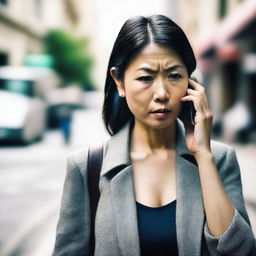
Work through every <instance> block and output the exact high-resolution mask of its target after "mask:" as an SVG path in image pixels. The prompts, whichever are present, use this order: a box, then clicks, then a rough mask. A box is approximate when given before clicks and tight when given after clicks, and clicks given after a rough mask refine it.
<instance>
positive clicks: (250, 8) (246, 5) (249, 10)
mask: <svg viewBox="0 0 256 256" xmlns="http://www.w3.org/2000/svg"><path fill="white" fill-rule="evenodd" d="M255 20H256V1H255V0H247V1H245V2H243V3H241V4H240V5H239V6H238V7H237V8H236V9H235V10H234V11H233V12H232V13H231V14H230V15H228V16H227V17H226V18H224V19H223V20H222V21H221V23H220V24H219V25H218V26H217V27H216V29H215V31H214V33H213V34H212V35H210V36H209V37H208V38H205V39H204V40H202V42H201V43H199V44H198V45H199V46H198V48H197V49H196V51H197V54H198V56H199V57H202V56H203V55H204V54H205V53H207V52H208V51H210V50H211V49H214V48H220V47H222V46H223V45H224V44H226V43H228V41H229V40H230V39H232V38H233V37H235V36H236V35H237V34H238V33H239V32H240V31H242V30H243V29H244V28H245V27H246V26H247V25H249V24H250V23H251V22H253V21H255Z"/></svg>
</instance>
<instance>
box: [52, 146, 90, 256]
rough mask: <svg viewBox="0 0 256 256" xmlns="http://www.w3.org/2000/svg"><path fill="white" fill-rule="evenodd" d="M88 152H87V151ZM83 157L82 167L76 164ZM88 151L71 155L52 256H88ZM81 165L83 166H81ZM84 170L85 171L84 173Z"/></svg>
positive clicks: (68, 161)
mask: <svg viewBox="0 0 256 256" xmlns="http://www.w3.org/2000/svg"><path fill="white" fill-rule="evenodd" d="M87 152H88V151H87ZM79 157H80V158H81V161H80V164H78V163H79V162H78V161H76V160H77V158H79ZM86 157H87V153H86V152H85V151H83V152H80V153H79V154H76V156H75V157H74V156H73V155H72V156H69V157H68V159H67V172H66V177H65V182H64V187H63V194H62V200H61V209H60V215H59V220H58V224H57V230H56V241H55V246H54V251H53V254H52V256H67V255H68V256H73V255H74V256H79V255H89V237H90V206H89V194H88V187H87V186H85V184H87V178H86V177H87V175H84V177H83V176H82V174H85V171H86V170H81V168H86V166H87V159H86ZM80 165H81V166H82V167H80ZM82 171H83V172H82Z"/></svg>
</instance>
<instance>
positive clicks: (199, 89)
mask: <svg viewBox="0 0 256 256" xmlns="http://www.w3.org/2000/svg"><path fill="white" fill-rule="evenodd" d="M189 83H190V85H191V87H192V88H193V89H190V88H188V89H187V95H186V96H184V97H182V98H181V101H183V102H185V101H193V103H194V107H195V109H196V111H198V112H201V113H202V114H204V116H205V117H206V118H211V116H212V114H211V110H210V108H209V104H208V99H207V96H206V92H205V88H204V87H203V86H202V85H200V84H199V83H197V82H195V81H193V80H191V79H189Z"/></svg>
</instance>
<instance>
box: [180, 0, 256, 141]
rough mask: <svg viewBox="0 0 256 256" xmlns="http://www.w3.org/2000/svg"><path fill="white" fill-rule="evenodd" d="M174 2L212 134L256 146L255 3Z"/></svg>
mask: <svg viewBox="0 0 256 256" xmlns="http://www.w3.org/2000/svg"><path fill="white" fill-rule="evenodd" d="M179 3H180V4H179V13H180V17H181V23H182V26H183V28H184V30H185V31H186V32H187V34H188V35H189V38H190V39H191V41H192V44H193V47H194V50H195V54H196V56H197V59H198V66H199V68H200V69H201V71H202V73H203V77H204V81H203V82H204V86H205V87H206V89H207V92H208V94H209V99H210V103H211V108H212V109H213V112H214V117H215V120H214V121H215V122H214V124H215V125H214V131H215V132H216V134H219V135H223V137H224V139H227V140H230V141H234V140H238V141H242V142H243V141H244V142H246V141H247V142H251V141H254V142H256V134H255V131H256V86H255V84H256V2H255V1H254V0H244V1H241V0H218V1H215V0H211V1H203V0H199V1H191V0H189V1H188V0H181V1H179Z"/></svg>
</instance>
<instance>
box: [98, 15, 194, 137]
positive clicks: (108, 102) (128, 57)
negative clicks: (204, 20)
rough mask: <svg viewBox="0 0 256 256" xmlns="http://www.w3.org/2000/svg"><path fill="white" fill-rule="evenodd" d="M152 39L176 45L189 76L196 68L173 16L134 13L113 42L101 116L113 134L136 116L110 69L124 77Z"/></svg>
mask: <svg viewBox="0 0 256 256" xmlns="http://www.w3.org/2000/svg"><path fill="white" fill-rule="evenodd" d="M150 43H155V44H158V45H164V46H169V47H170V48H172V49H174V50H175V51H176V52H177V53H178V55H179V56H180V58H181V59H182V61H183V63H184V65H185V66H186V68H187V72H188V75H189V76H190V75H191V73H192V72H193V71H194V70H195V68H196V59H195V56H194V53H193V50H192V47H191V45H190V43H189V41H188V39H187V37H186V35H185V34H184V32H183V30H182V29H181V28H180V27H179V26H178V25H177V24H176V23H175V22H173V21H172V20H171V19H169V18H168V17H166V16H164V15H152V16H150V17H143V16H135V17H132V18H130V19H128V20H127V21H126V22H125V23H124V25H123V26H122V28H121V30H120V32H119V34H118V36H117V38H116V41H115V43H114V46H113V49H112V52H111V55H110V59H109V63H108V70H107V77H106V81H105V89H104V103H103V110H102V117H103V121H104V124H105V127H106V129H107V131H108V133H109V134H110V135H114V134H115V133H117V132H118V131H119V130H120V129H121V128H122V127H123V126H124V125H125V124H126V123H127V122H128V121H132V120H134V116H133V114H132V113H131V112H130V110H129V107H128V105H127V102H126V100H125V98H122V97H119V94H118V91H117V87H116V84H115V82H114V80H113V78H112V77H111V75H110V69H111V67H115V68H116V69H115V72H116V76H117V78H118V79H120V80H123V78H124V72H125V70H126V68H127V66H128V64H129V62H130V61H132V59H133V58H134V56H135V55H136V54H137V53H138V52H139V51H140V50H142V48H144V47H145V46H146V45H148V44H150Z"/></svg>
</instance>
